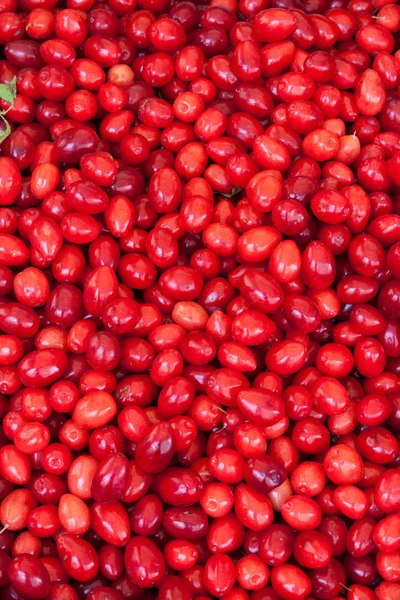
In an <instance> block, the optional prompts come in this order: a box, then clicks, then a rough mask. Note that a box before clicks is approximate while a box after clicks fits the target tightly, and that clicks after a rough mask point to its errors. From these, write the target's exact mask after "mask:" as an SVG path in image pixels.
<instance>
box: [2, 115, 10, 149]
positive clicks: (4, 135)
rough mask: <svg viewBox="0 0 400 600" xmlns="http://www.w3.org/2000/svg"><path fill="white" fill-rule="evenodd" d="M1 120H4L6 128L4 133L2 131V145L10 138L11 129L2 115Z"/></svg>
mask: <svg viewBox="0 0 400 600" xmlns="http://www.w3.org/2000/svg"><path fill="white" fill-rule="evenodd" d="M0 118H2V119H3V121H4V123H5V126H6V128H5V129H4V130H3V131H0V144H1V142H4V140H5V139H6V137H8V136H9V135H10V133H11V127H10V125H9V123H8V121H7V120H6V119H5V118H4V117H3V115H2V114H0Z"/></svg>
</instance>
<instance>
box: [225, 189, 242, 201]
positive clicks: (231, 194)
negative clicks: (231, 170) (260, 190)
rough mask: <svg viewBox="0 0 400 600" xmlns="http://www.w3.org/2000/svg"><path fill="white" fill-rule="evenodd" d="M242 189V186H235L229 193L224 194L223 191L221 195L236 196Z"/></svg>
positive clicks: (226, 196)
mask: <svg viewBox="0 0 400 600" xmlns="http://www.w3.org/2000/svg"><path fill="white" fill-rule="evenodd" d="M241 191H242V188H238V187H233V188H232V191H231V192H229V194H222V193H221V196H225V198H232V196H236V194H238V193H239V192H241Z"/></svg>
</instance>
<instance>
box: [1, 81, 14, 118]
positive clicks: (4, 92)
mask: <svg viewBox="0 0 400 600" xmlns="http://www.w3.org/2000/svg"><path fill="white" fill-rule="evenodd" d="M16 84H17V78H16V77H13V78H12V79H11V81H10V83H0V98H1V99H2V100H5V101H6V102H8V103H9V104H10V106H9V107H8V108H9V109H10V108H11V107H13V106H14V100H15V96H16V95H17V85H16ZM3 112H4V111H3Z"/></svg>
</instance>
